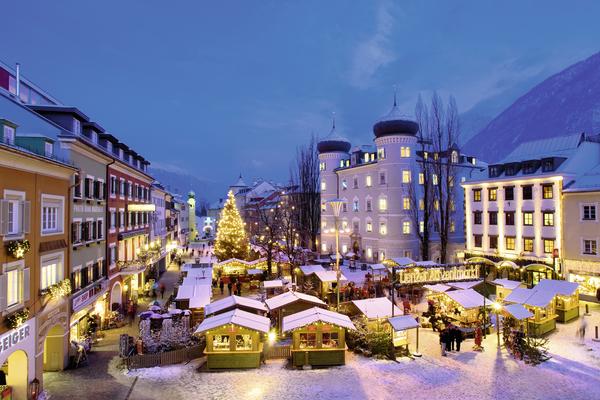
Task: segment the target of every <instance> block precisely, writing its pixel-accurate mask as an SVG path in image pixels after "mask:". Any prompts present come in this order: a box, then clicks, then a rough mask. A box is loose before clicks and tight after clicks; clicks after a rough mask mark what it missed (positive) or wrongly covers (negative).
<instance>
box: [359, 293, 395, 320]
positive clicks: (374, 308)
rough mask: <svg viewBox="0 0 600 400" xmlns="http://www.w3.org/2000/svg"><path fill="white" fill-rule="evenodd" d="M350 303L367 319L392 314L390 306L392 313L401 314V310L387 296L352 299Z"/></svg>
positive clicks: (386, 316) (385, 316)
mask: <svg viewBox="0 0 600 400" xmlns="http://www.w3.org/2000/svg"><path fill="white" fill-rule="evenodd" d="M352 304H354V306H355V307H356V308H357V309H358V311H359V312H360V313H361V314H363V315H364V316H365V317H367V318H368V319H376V318H388V317H391V316H392V307H394V312H393V314H394V315H402V314H403V312H402V310H400V308H398V307H397V306H396V305H393V304H392V302H391V301H390V300H389V299H388V298H387V297H376V298H374V299H363V300H352Z"/></svg>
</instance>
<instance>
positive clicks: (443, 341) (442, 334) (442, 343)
mask: <svg viewBox="0 0 600 400" xmlns="http://www.w3.org/2000/svg"><path fill="white" fill-rule="evenodd" d="M447 336H448V331H447V330H446V329H441V330H440V348H441V352H442V356H443V357H446V341H447V339H446V338H447Z"/></svg>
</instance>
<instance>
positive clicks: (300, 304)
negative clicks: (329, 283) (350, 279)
mask: <svg viewBox="0 0 600 400" xmlns="http://www.w3.org/2000/svg"><path fill="white" fill-rule="evenodd" d="M265 304H266V305H267V309H268V310H269V314H270V315H271V318H273V319H274V320H275V326H277V330H278V332H280V333H283V331H282V324H283V318H284V317H286V316H288V315H291V314H295V313H297V312H300V311H304V310H308V309H309V308H313V307H320V308H327V304H326V303H325V302H324V301H323V300H321V299H319V298H318V297H315V296H311V295H309V294H305V293H301V292H296V291H293V290H291V291H289V292H285V293H283V294H280V295H277V296H274V297H271V298H270V299H267V300H265Z"/></svg>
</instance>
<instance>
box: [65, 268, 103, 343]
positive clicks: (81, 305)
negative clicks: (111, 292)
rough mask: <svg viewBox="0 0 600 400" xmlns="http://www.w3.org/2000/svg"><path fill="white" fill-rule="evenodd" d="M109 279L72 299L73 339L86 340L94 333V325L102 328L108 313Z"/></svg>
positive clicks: (71, 327) (71, 323)
mask: <svg viewBox="0 0 600 400" xmlns="http://www.w3.org/2000/svg"><path fill="white" fill-rule="evenodd" d="M108 302H109V299H108V281H106V280H104V281H102V282H100V283H99V284H97V285H94V286H93V287H91V288H89V289H87V290H85V291H84V292H82V293H80V294H79V295H77V296H75V297H73V299H72V300H71V304H72V306H71V307H72V308H71V309H72V310H73V311H72V314H71V318H70V321H69V331H70V338H71V340H75V341H77V342H79V341H82V340H84V339H85V338H87V337H89V336H90V335H92V334H93V333H94V329H93V328H94V325H95V326H96V328H97V329H100V327H102V326H103V325H104V322H105V320H106V317H107V313H108Z"/></svg>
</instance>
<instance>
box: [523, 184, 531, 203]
mask: <svg viewBox="0 0 600 400" xmlns="http://www.w3.org/2000/svg"><path fill="white" fill-rule="evenodd" d="M522 188H523V200H531V199H533V185H527V186H522Z"/></svg>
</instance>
